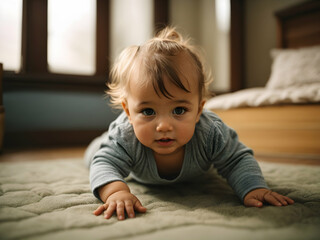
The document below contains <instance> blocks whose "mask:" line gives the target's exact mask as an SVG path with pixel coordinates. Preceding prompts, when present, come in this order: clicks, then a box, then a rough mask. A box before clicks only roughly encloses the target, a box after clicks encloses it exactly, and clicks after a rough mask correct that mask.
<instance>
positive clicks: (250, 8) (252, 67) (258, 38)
mask: <svg viewBox="0 0 320 240" xmlns="http://www.w3.org/2000/svg"><path fill="white" fill-rule="evenodd" d="M302 1H305V0H245V21H244V24H245V33H246V35H245V66H246V69H245V79H246V87H248V88H250V87H264V86H265V84H266V82H267V80H268V78H269V75H270V70H271V58H270V54H269V53H270V50H271V49H272V48H275V47H276V20H275V17H274V15H273V14H274V12H275V11H277V10H281V9H283V8H286V7H288V6H291V5H294V4H296V3H298V2H302Z"/></svg>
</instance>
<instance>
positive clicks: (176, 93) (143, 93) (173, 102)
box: [123, 75, 204, 156]
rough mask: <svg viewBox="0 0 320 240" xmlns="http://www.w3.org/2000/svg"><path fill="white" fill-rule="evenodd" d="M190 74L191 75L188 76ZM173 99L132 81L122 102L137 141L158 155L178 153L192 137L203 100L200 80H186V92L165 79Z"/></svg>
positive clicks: (148, 86) (134, 80) (136, 81)
mask: <svg viewBox="0 0 320 240" xmlns="http://www.w3.org/2000/svg"><path fill="white" fill-rule="evenodd" d="M187 76H188V75H187ZM164 82H165V87H166V89H167V90H168V91H169V93H170V94H171V95H173V98H172V99H168V98H166V97H165V96H162V95H160V96H158V95H157V94H156V92H155V90H154V88H153V86H152V84H147V85H144V86H141V84H139V83H138V78H137V79H134V78H133V79H132V80H131V81H130V86H129V88H130V93H129V94H128V97H127V99H126V101H125V102H123V107H124V110H125V111H126V113H127V115H128V117H129V120H130V122H131V124H132V126H133V129H134V132H135V135H136V137H137V138H138V140H139V141H140V142H141V143H142V144H143V145H145V146H146V147H149V148H151V149H152V150H153V151H154V154H155V156H156V155H157V154H159V155H175V154H177V155H179V153H181V152H180V151H184V148H183V147H184V145H185V144H186V143H187V142H189V140H190V139H191V138H192V136H193V134H194V130H195V125H196V123H197V122H198V121H199V118H200V115H201V112H202V108H203V104H204V101H200V99H199V91H198V84H197V81H192V82H191V81H189V82H190V83H189V84H187V80H186V82H183V84H184V86H186V87H187V89H188V90H190V92H189V93H188V92H186V91H184V90H182V89H180V88H178V87H177V86H175V85H174V84H172V83H171V82H169V81H168V80H166V79H165V81H164Z"/></svg>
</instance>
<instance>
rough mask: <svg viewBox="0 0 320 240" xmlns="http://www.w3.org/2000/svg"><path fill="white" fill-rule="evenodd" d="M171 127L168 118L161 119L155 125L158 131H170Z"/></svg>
mask: <svg viewBox="0 0 320 240" xmlns="http://www.w3.org/2000/svg"><path fill="white" fill-rule="evenodd" d="M172 129H173V127H172V125H171V124H170V121H169V120H168V119H162V120H161V121H159V123H158V125H157V131H158V132H167V131H172Z"/></svg>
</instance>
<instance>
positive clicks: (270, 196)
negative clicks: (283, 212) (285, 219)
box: [264, 192, 282, 206]
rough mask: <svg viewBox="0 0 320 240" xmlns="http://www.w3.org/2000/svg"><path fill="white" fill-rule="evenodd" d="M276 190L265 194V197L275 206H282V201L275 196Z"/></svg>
mask: <svg viewBox="0 0 320 240" xmlns="http://www.w3.org/2000/svg"><path fill="white" fill-rule="evenodd" d="M274 194H275V192H270V193H267V194H266V195H264V199H265V201H266V202H267V203H269V204H271V205H274V206H282V203H281V202H280V201H279V200H278V199H277V198H276V197H275V196H274Z"/></svg>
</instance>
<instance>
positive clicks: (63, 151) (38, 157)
mask: <svg viewBox="0 0 320 240" xmlns="http://www.w3.org/2000/svg"><path fill="white" fill-rule="evenodd" d="M85 150H86V147H85V146H77V147H66V148H62V147H59V148H40V149H4V150H3V151H2V153H1V154H0V162H21V161H45V160H55V159H68V158H82V157H83V155H84V152H85Z"/></svg>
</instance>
